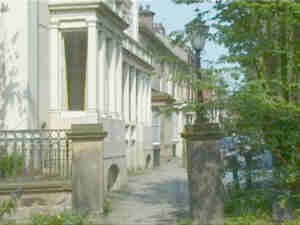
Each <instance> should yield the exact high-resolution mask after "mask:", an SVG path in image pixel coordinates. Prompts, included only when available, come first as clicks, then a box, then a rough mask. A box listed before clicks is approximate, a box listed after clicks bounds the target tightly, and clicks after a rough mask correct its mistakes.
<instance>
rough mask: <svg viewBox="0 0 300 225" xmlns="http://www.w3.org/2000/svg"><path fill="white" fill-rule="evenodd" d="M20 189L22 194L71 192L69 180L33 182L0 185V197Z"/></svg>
mask: <svg viewBox="0 0 300 225" xmlns="http://www.w3.org/2000/svg"><path fill="white" fill-rule="evenodd" d="M19 189H22V191H24V194H28V193H31V194H32V193H53V192H72V184H71V180H65V181H34V182H16V183H8V184H1V185H0V196H1V195H9V194H10V193H12V192H15V191H16V190H19Z"/></svg>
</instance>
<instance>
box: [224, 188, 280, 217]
mask: <svg viewBox="0 0 300 225" xmlns="http://www.w3.org/2000/svg"><path fill="white" fill-rule="evenodd" d="M274 198H275V196H274V194H273V193H272V192H271V191H270V190H268V189H264V188H257V189H252V190H249V189H241V190H234V191H232V190H231V191H228V200H227V201H225V214H226V215H230V216H234V217H236V216H247V215H256V216H262V215H271V211H272V203H273V201H274Z"/></svg>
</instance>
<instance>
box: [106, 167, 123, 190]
mask: <svg viewBox="0 0 300 225" xmlns="http://www.w3.org/2000/svg"><path fill="white" fill-rule="evenodd" d="M119 180H120V169H119V167H118V166H117V165H116V164H113V165H111V167H110V168H109V170H108V174H107V190H108V191H114V190H116V189H117V186H118V182H119Z"/></svg>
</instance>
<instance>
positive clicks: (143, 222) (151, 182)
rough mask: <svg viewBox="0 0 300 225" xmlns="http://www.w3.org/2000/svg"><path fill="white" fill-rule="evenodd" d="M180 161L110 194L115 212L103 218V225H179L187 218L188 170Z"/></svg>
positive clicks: (133, 178)
mask: <svg viewBox="0 0 300 225" xmlns="http://www.w3.org/2000/svg"><path fill="white" fill-rule="evenodd" d="M180 165H181V162H180V160H179V159H173V160H171V161H170V162H168V163H166V164H163V165H161V166H160V167H159V168H156V169H152V170H146V171H145V173H143V174H141V175H137V176H130V177H129V180H128V187H126V188H125V189H123V190H121V191H119V192H111V193H109V194H108V199H109V202H110V203H111V208H112V211H111V212H110V213H109V214H108V215H105V216H102V217H101V218H100V221H101V224H113V225H163V224H168V225H170V224H176V223H177V222H178V221H179V220H181V219H182V218H184V217H187V215H188V186H187V174H186V170H185V169H184V168H182V167H181V166H180Z"/></svg>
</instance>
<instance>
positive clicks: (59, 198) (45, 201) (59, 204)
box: [0, 182, 72, 224]
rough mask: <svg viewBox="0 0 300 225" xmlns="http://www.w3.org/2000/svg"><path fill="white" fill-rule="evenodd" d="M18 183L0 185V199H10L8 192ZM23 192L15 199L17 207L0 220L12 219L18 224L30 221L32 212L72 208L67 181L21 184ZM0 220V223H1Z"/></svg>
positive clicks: (46, 212)
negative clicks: (9, 214)
mask: <svg viewBox="0 0 300 225" xmlns="http://www.w3.org/2000/svg"><path fill="white" fill-rule="evenodd" d="M19 186H20V184H19V185H4V184H2V185H1V187H0V201H2V200H8V199H10V193H11V192H13V191H15V190H16V189H18V188H19ZM22 187H23V188H24V194H23V195H22V196H21V197H20V198H19V199H18V200H17V208H16V210H15V211H14V213H13V214H12V215H11V216H8V215H5V216H4V218H3V219H2V221H1V222H3V223H5V222H7V221H14V222H16V223H18V224H20V223H22V224H26V223H29V222H30V218H31V216H32V215H34V214H39V213H43V214H50V215H52V214H57V213H59V212H63V211H64V210H70V209H71V208H72V190H71V185H70V184H69V183H66V182H64V183H40V182H35V183H30V184H29V183H27V184H22ZM1 222H0V224H1Z"/></svg>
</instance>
